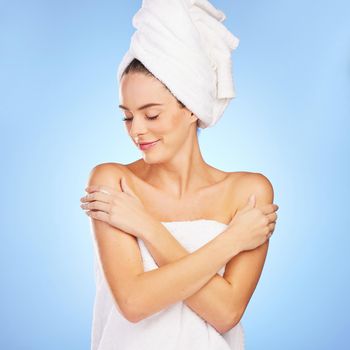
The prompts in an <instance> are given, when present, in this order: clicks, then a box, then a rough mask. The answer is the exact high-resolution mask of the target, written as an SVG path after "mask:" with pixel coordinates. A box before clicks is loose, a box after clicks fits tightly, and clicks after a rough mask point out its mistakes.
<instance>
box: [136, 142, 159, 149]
mask: <svg viewBox="0 0 350 350" xmlns="http://www.w3.org/2000/svg"><path fill="white" fill-rule="evenodd" d="M158 141H159V140H156V141H152V142H145V143H139V144H138V146H139V148H140V149H141V150H142V151H144V150H147V149H149V148H151V147H153V146H154V145H155V144H156V143H157V142H158Z"/></svg>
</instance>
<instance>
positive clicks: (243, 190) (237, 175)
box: [230, 172, 274, 206]
mask: <svg viewBox="0 0 350 350" xmlns="http://www.w3.org/2000/svg"><path fill="white" fill-rule="evenodd" d="M230 177H231V179H232V181H231V188H232V191H233V193H234V195H235V196H236V198H237V202H238V204H239V206H244V205H245V204H246V201H247V200H248V198H249V196H250V195H251V194H255V196H256V203H257V205H258V204H269V203H273V199H274V190H273V185H272V183H271V181H270V180H269V179H268V178H267V176H265V175H264V174H262V173H254V172H231V173H230Z"/></svg>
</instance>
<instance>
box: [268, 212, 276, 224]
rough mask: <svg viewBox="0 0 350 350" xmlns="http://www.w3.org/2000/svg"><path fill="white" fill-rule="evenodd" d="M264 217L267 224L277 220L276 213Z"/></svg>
mask: <svg viewBox="0 0 350 350" xmlns="http://www.w3.org/2000/svg"><path fill="white" fill-rule="evenodd" d="M266 217H267V218H268V219H269V222H276V220H277V217H278V216H277V213H276V212H274V213H272V214H267V215H266Z"/></svg>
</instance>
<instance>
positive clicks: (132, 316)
mask: <svg viewBox="0 0 350 350" xmlns="http://www.w3.org/2000/svg"><path fill="white" fill-rule="evenodd" d="M123 304H124V306H123V310H122V312H123V316H124V317H125V318H126V319H127V320H128V321H129V322H132V323H138V322H140V321H141V320H143V319H144V315H143V313H142V312H141V310H142V308H141V307H140V306H141V305H140V304H139V303H137V302H136V301H135V299H134V298H130V297H129V298H127V299H126V300H125V302H124V303H123Z"/></svg>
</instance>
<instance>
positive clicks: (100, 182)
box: [81, 0, 278, 350]
mask: <svg viewBox="0 0 350 350" xmlns="http://www.w3.org/2000/svg"><path fill="white" fill-rule="evenodd" d="M176 1H177V3H175V2H174V3H173V5H174V6H178V5H177V4H178V3H179V2H180V1H178V0H176ZM170 3H171V2H168V3H167V6H170V5H169V4H170ZM203 3H204V2H201V5H203ZM206 3H207V2H206ZM159 4H161V3H159ZM144 5H147V1H145V2H144ZM201 9H203V6H202V7H201ZM148 10H149V9H148ZM210 10H212V11H213V9H212V8H210ZM157 11H159V7H158V8H157ZM148 13H149V12H148ZM139 19H140V18H139ZM148 23H149V22H148ZM152 23H153V22H152ZM134 49H135V47H134ZM134 52H135V51H134ZM144 61H148V67H152V71H153V72H155V71H157V67H158V65H157V64H156V63H155V62H154V65H155V66H152V63H150V60H147V58H145V60H144ZM186 64H187V62H186ZM153 72H152V73H151V71H150V70H149V69H148V68H146V67H145V65H144V64H143V62H141V61H140V60H138V59H136V58H133V59H131V60H130V59H129V60H128V64H127V65H126V67H124V66H123V68H122V70H121V74H120V76H119V77H120V102H121V105H120V108H121V109H122V110H123V113H124V121H125V125H126V129H127V132H128V134H129V136H130V137H131V139H132V141H133V142H134V143H135V145H136V146H137V147H138V148H139V149H140V151H141V152H142V158H140V159H138V160H136V161H135V162H132V163H129V164H125V165H124V164H120V163H103V164H100V165H97V166H95V167H94V168H93V169H92V171H91V173H90V176H89V180H88V187H87V188H86V191H87V192H88V195H87V196H85V197H83V198H82V199H81V201H82V202H83V204H82V208H83V209H86V213H87V214H88V215H89V216H90V217H91V219H92V228H93V233H94V238H95V242H96V252H97V254H96V257H97V259H96V284H97V291H96V299H95V308H94V319H93V329H92V345H91V348H92V350H97V349H99V350H108V349H123V350H124V349H125V350H136V349H162V350H167V349H180V350H187V349H213V350H214V349H215V350H220V349H222V350H224V349H236V350H238V349H244V336H243V327H242V325H241V322H240V319H241V318H242V316H243V314H244V311H245V309H246V307H247V305H248V302H249V300H250V298H251V296H252V294H253V292H254V290H255V288H256V285H257V283H258V280H259V277H260V275H261V272H262V269H263V264H264V261H265V257H266V254H267V248H268V240H269V238H270V236H271V234H272V232H273V230H274V228H275V223H276V220H277V214H276V211H277V209H278V206H277V205H275V204H273V203H272V202H273V188H272V185H271V183H270V181H269V180H268V179H267V178H266V177H265V176H264V175H262V174H260V173H248V172H225V171H222V170H219V169H217V168H215V167H213V166H210V165H209V164H207V163H206V162H205V161H204V160H203V157H202V155H201V152H200V148H199V143H198V130H199V127H203V126H204V127H205V126H208V125H213V120H210V119H208V118H207V116H206V115H204V113H201V112H200V113H198V112H196V113H194V112H193V111H194V110H196V111H197V110H198V111H200V107H198V109H197V105H193V104H191V103H192V102H191V101H188V102H187V104H186V105H185V104H184V103H183V100H185V99H186V97H184V98H182V99H181V100H180V99H178V98H177V97H175V94H174V91H176V95H178V96H181V94H185V93H186V91H183V90H181V87H179V88H177V86H176V85H174V81H173V80H171V78H170V77H169V81H171V82H172V86H173V89H169V86H167V85H166V84H165V83H164V81H165V80H166V79H165V77H164V75H163V76H162V70H161V69H160V70H159V74H156V75H155V74H153ZM159 77H162V81H161V80H160V79H159ZM182 81H183V79H182ZM189 84H190V85H191V83H189ZM194 84H195V83H194ZM169 85H170V84H169ZM206 92H207V91H205V92H203V93H206ZM182 96H184V95H182ZM218 103H219V102H218ZM221 103H222V102H221ZM224 103H226V102H224ZM189 105H190V106H191V108H189V107H188V106H189ZM216 110H217V113H216V114H215V113H213V114H211V115H212V116H216V118H217V119H216V121H217V120H218V118H219V116H220V113H222V109H221V111H220V112H218V111H219V109H216ZM216 121H215V122H216ZM251 194H253V195H252V196H251Z"/></svg>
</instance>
